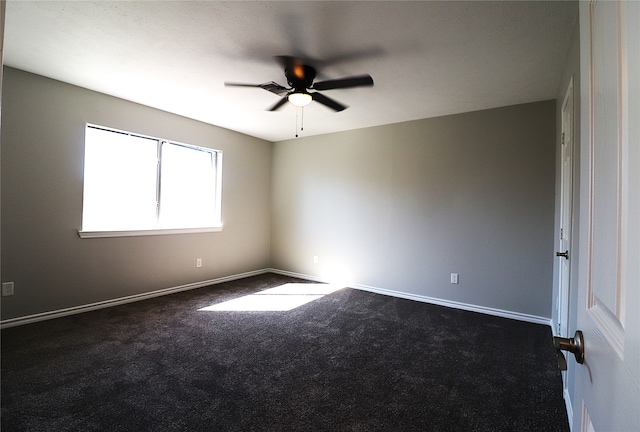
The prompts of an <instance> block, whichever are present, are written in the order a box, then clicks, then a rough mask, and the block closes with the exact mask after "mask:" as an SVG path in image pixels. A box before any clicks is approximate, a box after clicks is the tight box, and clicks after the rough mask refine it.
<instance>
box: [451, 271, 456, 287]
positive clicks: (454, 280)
mask: <svg viewBox="0 0 640 432" xmlns="http://www.w3.org/2000/svg"><path fill="white" fill-rule="evenodd" d="M451 283H452V284H457V283H458V273H451Z"/></svg>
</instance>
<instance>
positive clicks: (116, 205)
mask: <svg viewBox="0 0 640 432" xmlns="http://www.w3.org/2000/svg"><path fill="white" fill-rule="evenodd" d="M157 148H158V142H157V141H156V140H152V139H148V138H142V137H136V136H131V135H126V134H122V133H118V132H111V131H105V130H102V129H96V128H93V127H87V128H86V137H85V163H84V204H83V214H82V229H83V230H85V231H107V230H111V231H119V230H134V229H149V228H154V227H155V226H156V208H157V201H156V192H157V186H156V178H157V169H158V165H157V164H158V156H157V154H158V150H157Z"/></svg>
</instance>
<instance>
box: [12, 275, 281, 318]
mask: <svg viewBox="0 0 640 432" xmlns="http://www.w3.org/2000/svg"><path fill="white" fill-rule="evenodd" d="M269 272H270V270H269V269H261V270H255V271H251V272H246V273H239V274H235V275H231V276H224V277H220V278H216V279H210V280H206V281H202V282H195V283H190V284H185V285H179V286H176V287H172V288H165V289H161V290H157V291H151V292H147V293H142V294H136V295H132V296H127V297H120V298H117V299H112V300H105V301H101V302H97V303H91V304H86V305H81V306H75V307H71V308H66V309H58V310H55V311H50V312H43V313H39V314H35V315H27V316H23V317H18V318H12V319H8V320H4V321H0V329H4V328H7V327H15V326H19V325H23V324H29V323H33V322H38V321H45V320H49V319H53V318H60V317H63V316H67V315H75V314H79V313H83V312H89V311H92V310H96V309H103V308H107V307H111V306H117V305H121V304H125V303H132V302H136V301H141V300H147V299H150V298H153V297H160V296H163V295H168V294H174V293H177V292H180V291H188V290H192V289H196V288H202V287H206V286H209V285H216V284H220V283H223V282H229V281H232V280H236V279H242V278H246V277H249V276H256V275H259V274H263V273H269Z"/></svg>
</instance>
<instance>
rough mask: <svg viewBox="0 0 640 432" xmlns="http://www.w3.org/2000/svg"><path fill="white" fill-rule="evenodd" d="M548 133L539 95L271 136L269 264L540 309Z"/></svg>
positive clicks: (548, 265)
mask: <svg viewBox="0 0 640 432" xmlns="http://www.w3.org/2000/svg"><path fill="white" fill-rule="evenodd" d="M337 115H339V114H337ZM555 138H556V136H555V101H545V102H538V103H531V104H525V105H518V106H511V107H505V108H499V109H492V110H486V111H479V112H472V113H467V114H461V115H453V116H446V117H439V118H432V119H426V120H420V121H413V122H407V123H400V124H393V125H387V126H381V127H375V128H368V129H362V130H355V131H350V132H343V133H337V134H330V135H323V136H316V137H306V138H300V139H296V140H290V141H283V142H278V143H275V144H274V153H273V174H272V178H273V188H272V193H273V198H272V211H273V216H272V234H271V238H272V243H271V262H272V267H274V268H278V269H282V270H286V271H291V272H295V273H300V274H306V275H311V276H315V277H319V278H323V279H326V278H331V277H332V275H333V274H336V273H338V274H343V275H344V274H346V276H347V278H348V279H349V280H350V281H351V282H352V283H355V284H359V285H364V286H368V287H373V288H377V289H385V290H393V291H400V292H403V293H408V294H411V295H417V296H426V297H432V298H437V299H445V300H448V301H453V302H460V303H466V304H472V305H479V306H483V307H487V308H495V309H500V310H506V311H511V312H517V313H522V314H528V315H533V316H536V317H545V318H550V317H551V304H552V286H553V280H552V275H553V246H554V244H553V229H554V202H555V201H554V200H555V196H554V194H555V191H554V187H555V145H556V139H555ZM314 256H318V259H319V261H318V263H317V264H314V263H313V257H314ZM452 272H456V273H459V274H460V283H459V285H452V284H450V273H452Z"/></svg>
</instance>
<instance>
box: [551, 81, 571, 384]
mask: <svg viewBox="0 0 640 432" xmlns="http://www.w3.org/2000/svg"><path fill="white" fill-rule="evenodd" d="M561 114H562V131H561V138H560V143H561V151H560V158H561V160H560V228H559V230H560V232H559V233H558V238H559V242H558V248H559V251H558V252H556V256H557V257H558V258H557V259H559V260H560V262H559V265H558V277H559V283H558V287H559V289H558V301H557V303H556V305H557V308H558V310H557V316H556V323H557V328H556V329H554V333H555V335H556V336H561V337H565V338H566V337H568V336H569V334H568V330H567V325H568V322H569V283H570V275H571V259H572V255H573V253H572V251H571V250H570V249H571V247H570V246H571V222H572V203H573V78H572V79H571V80H570V81H569V86H568V87H567V91H566V93H565V97H564V101H563V103H562V113H561ZM563 375H564V374H563Z"/></svg>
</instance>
